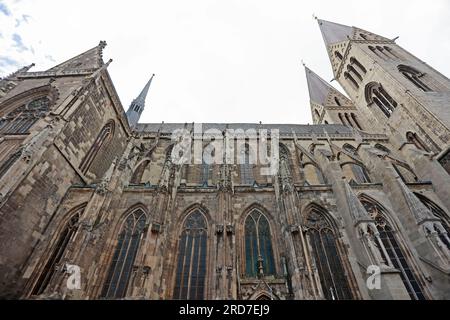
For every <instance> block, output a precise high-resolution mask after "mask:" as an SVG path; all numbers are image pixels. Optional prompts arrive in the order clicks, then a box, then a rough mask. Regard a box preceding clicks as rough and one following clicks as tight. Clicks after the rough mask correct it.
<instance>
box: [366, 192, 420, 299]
mask: <svg viewBox="0 0 450 320" xmlns="http://www.w3.org/2000/svg"><path fill="white" fill-rule="evenodd" d="M361 203H362V204H363V206H364V208H365V209H366V211H367V212H368V213H369V215H370V216H371V217H372V218H373V219H374V220H375V223H376V226H377V229H378V232H379V233H380V239H381V241H382V242H383V245H384V247H385V248H386V253H387V255H388V257H386V256H385V254H384V252H383V251H382V254H383V256H384V257H383V258H384V260H385V261H389V260H390V261H391V262H392V264H393V266H394V267H395V268H396V269H398V270H399V271H400V276H401V279H402V282H403V284H404V285H405V288H406V290H407V291H408V294H409V296H410V297H411V299H413V300H425V296H424V294H423V292H422V288H421V285H420V283H419V281H418V280H417V276H416V275H415V272H414V270H413V269H412V268H411V267H410V266H409V264H408V260H407V258H406V255H405V253H404V251H403V249H402V247H401V246H400V245H399V240H398V238H397V232H396V231H395V230H394V229H393V228H392V226H391V225H390V224H389V222H388V220H387V219H386V217H385V216H384V214H383V209H382V208H381V207H380V206H379V205H377V204H374V203H372V202H368V201H366V200H362V201H361Z"/></svg>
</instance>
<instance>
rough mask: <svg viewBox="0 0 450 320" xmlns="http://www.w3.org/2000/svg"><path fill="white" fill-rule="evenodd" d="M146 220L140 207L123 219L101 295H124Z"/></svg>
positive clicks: (117, 297) (118, 296) (111, 297)
mask: <svg viewBox="0 0 450 320" xmlns="http://www.w3.org/2000/svg"><path fill="white" fill-rule="evenodd" d="M146 220H147V219H146V216H145V213H144V211H143V210H141V209H137V210H135V211H133V212H132V213H130V214H129V215H128V216H127V217H126V219H125V220H124V222H123V224H122V227H121V229H120V232H119V236H118V239H117V245H116V248H115V251H114V256H113V258H112V261H111V265H110V268H109V271H108V275H107V277H106V281H105V284H104V286H103V291H102V297H104V298H109V299H121V298H124V297H125V296H126V294H127V288H128V283H129V280H130V276H131V273H132V269H133V264H134V260H135V259H136V254H137V252H138V249H139V244H140V242H141V238H142V234H143V233H144V229H145V225H146Z"/></svg>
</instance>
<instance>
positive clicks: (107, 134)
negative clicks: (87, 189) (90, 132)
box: [80, 120, 115, 174]
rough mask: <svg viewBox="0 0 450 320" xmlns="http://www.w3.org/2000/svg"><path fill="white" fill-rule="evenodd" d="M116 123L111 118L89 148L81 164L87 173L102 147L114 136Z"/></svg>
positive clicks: (81, 167)
mask: <svg viewBox="0 0 450 320" xmlns="http://www.w3.org/2000/svg"><path fill="white" fill-rule="evenodd" d="M114 129H115V124H114V121H113V120H110V121H109V122H108V123H107V124H106V125H105V126H104V127H103V128H102V130H101V131H100V133H99V134H98V136H97V138H96V139H95V141H94V144H93V145H92V146H91V148H90V149H89V151H88V153H87V154H86V156H85V157H84V160H83V162H82V163H81V165H80V170H81V171H82V172H83V173H84V174H86V172H88V170H89V168H90V167H91V165H92V163H93V162H94V160H95V158H96V156H97V154H98V152H99V150H100V149H102V148H104V147H105V146H107V145H108V143H109V142H110V141H111V139H112V137H113V136H114Z"/></svg>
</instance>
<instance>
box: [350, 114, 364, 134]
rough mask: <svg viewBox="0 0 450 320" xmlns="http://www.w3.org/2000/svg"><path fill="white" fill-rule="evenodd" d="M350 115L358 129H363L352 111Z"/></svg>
mask: <svg viewBox="0 0 450 320" xmlns="http://www.w3.org/2000/svg"><path fill="white" fill-rule="evenodd" d="M351 117H352V119H353V122H354V123H355V124H356V126H357V127H358V129H359V130H363V128H362V127H361V125H360V124H359V122H358V119H357V118H356V115H355V114H354V113H352V114H351Z"/></svg>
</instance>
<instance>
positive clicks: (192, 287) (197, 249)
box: [173, 210, 208, 300]
mask: <svg viewBox="0 0 450 320" xmlns="http://www.w3.org/2000/svg"><path fill="white" fill-rule="evenodd" d="M207 231H208V230H207V224H206V219H205V217H204V215H203V214H202V213H201V212H200V211H199V210H196V211H194V212H193V213H191V214H190V215H189V216H188V217H187V219H186V220H185V222H184V225H183V231H182V232H181V236H180V240H179V244H178V255H177V262H176V263H177V265H176V274H175V288H174V291H173V298H174V299H180V300H201V299H205V281H206V261H207V260H206V257H207V243H206V242H207V240H208V234H207Z"/></svg>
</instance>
